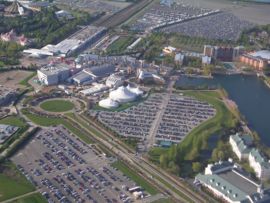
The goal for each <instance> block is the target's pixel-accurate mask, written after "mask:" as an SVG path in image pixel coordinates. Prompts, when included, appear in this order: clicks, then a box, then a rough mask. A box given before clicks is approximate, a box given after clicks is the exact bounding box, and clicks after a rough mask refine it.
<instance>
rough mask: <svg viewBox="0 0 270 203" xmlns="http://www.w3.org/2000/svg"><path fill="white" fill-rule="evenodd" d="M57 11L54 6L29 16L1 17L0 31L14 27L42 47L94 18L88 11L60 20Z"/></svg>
mask: <svg viewBox="0 0 270 203" xmlns="http://www.w3.org/2000/svg"><path fill="white" fill-rule="evenodd" d="M55 11H57V8H56V7H53V8H48V9H44V10H42V11H41V12H37V13H33V14H32V16H28V17H21V16H17V17H1V18H0V33H4V32H8V31H10V30H11V29H14V30H15V31H16V32H17V33H18V34H25V36H26V37H28V38H32V39H35V46H36V47H41V46H43V45H45V44H49V43H56V42H58V41H61V40H62V39H64V38H66V37H67V36H68V35H70V34H72V33H73V32H75V31H76V30H77V25H86V24H89V22H91V20H93V19H94V17H92V16H90V15H89V14H88V13H80V15H75V18H74V19H72V20H63V19H61V20H59V19H58V18H57V17H56V15H55Z"/></svg>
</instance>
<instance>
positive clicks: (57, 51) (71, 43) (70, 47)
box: [24, 26, 107, 57]
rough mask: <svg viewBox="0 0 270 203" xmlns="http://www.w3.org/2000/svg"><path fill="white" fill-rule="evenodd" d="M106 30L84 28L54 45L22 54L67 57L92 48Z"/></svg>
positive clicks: (25, 51) (90, 27)
mask: <svg viewBox="0 0 270 203" xmlns="http://www.w3.org/2000/svg"><path fill="white" fill-rule="evenodd" d="M106 30H107V29H106V28H105V27H95V26H85V27H83V28H82V29H80V30H79V31H77V32H76V33H74V34H73V35H71V36H70V37H68V38H67V39H65V40H63V41H61V42H59V43H58V44H56V45H51V44H49V45H47V46H45V47H43V48H41V49H27V50H24V53H27V54H38V53H40V52H42V53H43V54H44V55H45V54H46V53H48V55H58V56H62V57H69V56H71V55H73V54H76V53H78V52H80V51H82V50H84V49H85V48H87V47H90V46H92V45H93V44H94V43H96V42H97V41H98V40H99V39H100V38H101V37H102V36H104V34H105V33H106Z"/></svg>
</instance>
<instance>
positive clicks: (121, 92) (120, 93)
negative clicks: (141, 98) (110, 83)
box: [109, 86, 137, 103]
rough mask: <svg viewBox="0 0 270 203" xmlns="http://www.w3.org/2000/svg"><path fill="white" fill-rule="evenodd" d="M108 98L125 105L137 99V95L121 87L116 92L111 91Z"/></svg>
mask: <svg viewBox="0 0 270 203" xmlns="http://www.w3.org/2000/svg"><path fill="white" fill-rule="evenodd" d="M109 98H110V99H112V100H114V101H117V102H119V103H126V102H131V101H134V100H135V99H136V98H137V95H136V94H135V93H133V92H131V91H130V90H129V89H128V88H127V87H124V86H121V87H118V88H117V89H116V90H114V91H111V92H110V95H109Z"/></svg>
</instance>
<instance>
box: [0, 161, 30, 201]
mask: <svg viewBox="0 0 270 203" xmlns="http://www.w3.org/2000/svg"><path fill="white" fill-rule="evenodd" d="M34 190H35V188H34V186H33V185H32V184H31V183H30V182H28V181H27V179H26V178H25V177H24V176H23V175H22V174H20V172H19V171H18V170H17V169H16V167H15V166H14V165H13V164H12V163H10V162H5V163H2V164H0V201H4V200H7V199H10V198H14V197H16V196H20V195H23V194H26V193H29V192H32V191H34Z"/></svg>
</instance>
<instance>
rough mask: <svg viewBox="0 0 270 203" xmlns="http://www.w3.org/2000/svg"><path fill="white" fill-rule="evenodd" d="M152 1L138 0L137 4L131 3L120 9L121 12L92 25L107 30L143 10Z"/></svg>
mask: <svg viewBox="0 0 270 203" xmlns="http://www.w3.org/2000/svg"><path fill="white" fill-rule="evenodd" d="M153 1H154V0H139V1H138V2H137V3H133V4H131V5H130V6H128V7H126V8H124V9H122V10H121V11H119V12H117V13H115V14H113V15H112V16H108V17H106V18H103V19H100V20H98V21H96V22H95V23H94V24H95V25H96V26H103V27H107V28H113V27H116V26H118V25H120V24H122V23H123V22H125V21H126V20H127V19H129V18H130V17H132V16H133V15H135V14H136V13H137V12H139V11H140V10H141V9H143V8H145V7H146V6H147V5H149V4H150V3H152V2H153Z"/></svg>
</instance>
